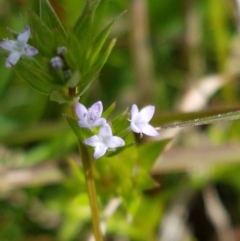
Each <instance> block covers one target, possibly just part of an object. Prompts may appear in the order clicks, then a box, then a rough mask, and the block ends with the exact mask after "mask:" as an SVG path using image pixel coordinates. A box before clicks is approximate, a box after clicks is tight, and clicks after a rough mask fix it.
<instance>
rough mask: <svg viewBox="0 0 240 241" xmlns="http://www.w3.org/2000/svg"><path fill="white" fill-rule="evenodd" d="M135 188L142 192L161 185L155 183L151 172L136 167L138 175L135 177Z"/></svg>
mask: <svg viewBox="0 0 240 241" xmlns="http://www.w3.org/2000/svg"><path fill="white" fill-rule="evenodd" d="M133 181H134V184H135V188H136V189H138V190H140V191H142V190H146V189H150V188H153V187H156V186H158V185H159V184H158V183H157V182H156V181H154V179H153V178H152V177H151V176H150V174H149V172H148V171H147V170H146V169H144V168H143V167H136V174H135V176H134V177H133Z"/></svg>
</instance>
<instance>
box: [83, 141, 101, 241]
mask: <svg viewBox="0 0 240 241" xmlns="http://www.w3.org/2000/svg"><path fill="white" fill-rule="evenodd" d="M79 147H80V151H81V157H82V164H83V169H84V173H85V179H86V185H87V191H88V197H89V203H90V207H91V212H92V226H93V233H94V236H95V239H96V241H103V238H102V233H101V230H100V218H99V211H98V202H97V192H96V187H95V182H94V176H93V167H94V162H93V160H92V158H91V157H90V156H89V152H88V150H87V148H86V147H85V146H84V145H83V144H82V143H81V142H79Z"/></svg>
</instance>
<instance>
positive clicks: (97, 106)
mask: <svg viewBox="0 0 240 241" xmlns="http://www.w3.org/2000/svg"><path fill="white" fill-rule="evenodd" d="M75 111H76V114H77V117H78V125H79V126H80V127H84V128H89V129H93V128H94V127H96V126H102V125H104V124H105V123H106V120H105V119H104V118H102V117H101V115H102V112H103V106H102V102H101V101H98V102H96V103H94V104H93V105H92V106H91V107H90V108H89V109H88V110H87V109H86V107H85V106H84V105H82V104H81V103H76V105H75Z"/></svg>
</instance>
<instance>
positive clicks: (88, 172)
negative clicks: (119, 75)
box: [68, 88, 103, 241]
mask: <svg viewBox="0 0 240 241" xmlns="http://www.w3.org/2000/svg"><path fill="white" fill-rule="evenodd" d="M76 91H77V89H76V88H69V90H68V94H69V96H74V95H75V94H76ZM71 111H72V115H73V116H74V117H75V112H74V106H72V107H71ZM79 149H80V153H81V160H82V164H83V170H84V174H85V181H86V185H87V192H88V198H89V203H90V208H91V213H92V227H93V233H94V236H95V240H96V241H103V237H102V233H101V229H100V217H99V209H98V201H97V191H96V186H95V181H94V175H93V171H94V162H93V160H92V158H91V156H90V155H89V152H88V150H87V148H86V146H84V145H83V144H82V142H80V141H79Z"/></svg>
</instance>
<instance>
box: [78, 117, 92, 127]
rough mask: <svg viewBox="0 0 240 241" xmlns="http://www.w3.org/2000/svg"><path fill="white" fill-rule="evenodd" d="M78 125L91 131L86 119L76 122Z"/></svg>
mask: <svg viewBox="0 0 240 241" xmlns="http://www.w3.org/2000/svg"><path fill="white" fill-rule="evenodd" d="M78 125H79V126H80V127H83V128H89V129H92V126H90V125H89V124H88V122H87V121H86V119H81V120H79V121H78Z"/></svg>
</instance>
